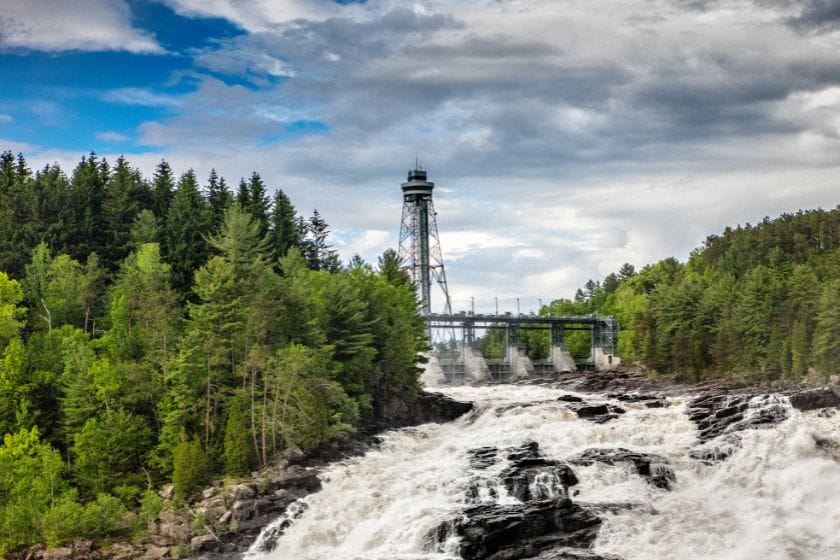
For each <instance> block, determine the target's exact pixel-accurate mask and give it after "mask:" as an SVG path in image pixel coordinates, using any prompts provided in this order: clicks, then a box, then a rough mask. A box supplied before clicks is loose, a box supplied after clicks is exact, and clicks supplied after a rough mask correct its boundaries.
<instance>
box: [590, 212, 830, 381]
mask: <svg viewBox="0 0 840 560" xmlns="http://www.w3.org/2000/svg"><path fill="white" fill-rule="evenodd" d="M838 226H840V209H835V210H831V211H823V210H817V211H810V212H799V213H797V214H785V215H782V216H780V217H779V218H777V219H775V220H770V219H765V220H763V221H762V222H761V223H760V224H758V225H757V226H750V225H749V224H748V225H747V226H745V227H738V228H735V229H731V228H727V229H726V230H725V231H724V233H723V234H722V235H720V236H711V237H709V238H708V239H707V240H706V242H705V244H704V246H703V247H702V248H700V249H697V250H696V251H694V252H693V253H692V255H691V257H690V258H689V260H688V262H687V263H686V264H684V265H683V264H680V263H679V262H677V261H676V260H675V259H665V260H663V261H660V262H659V263H656V264H654V265H650V266H646V267H645V268H643V269H642V270H641V271H640V272H638V273H636V272H635V269H633V267H631V266H629V265H624V266H623V267H622V269H621V270H620V271H619V272H618V274H617V275H615V278H616V279H617V280H618V281H619V284H618V286H617V287H616V289H615V291H614V292H613V293H612V294H609V296H608V297H606V298H605V299H603V300H601V301H599V300H598V297H599V294H598V289H597V286H595V287H594V290H591V291H590V290H589V288H592V287H593V286H591V285H590V286H589V287H588V288H587V289H582V290H580V293H581V301H580V302H577V303H579V304H581V305H582V307H581V309H582V310H587V309H586V306H587V305H588V306H590V308H591V309H592V311H594V312H598V313H601V314H614V315H615V316H616V317H617V318H618V320H619V322H620V324H621V328H622V331H621V334H620V337H619V355H621V356H622V357H623V358H625V359H641V360H643V361H644V362H645V363H646V364H647V365H649V366H651V367H653V368H654V369H656V370H658V371H663V372H679V373H683V374H688V375H690V376H692V377H694V378H695V379H700V378H703V377H709V376H714V375H748V376H753V377H763V378H770V379H774V378H791V379H800V378H802V377H803V376H805V375H808V373H809V371H810V369H811V368H816V369H817V370H818V371H819V372H820V373H822V374H823V375H825V376H827V375H831V374H834V373H838V372H840V368H838V366H837V365H836V364H837V363H838V361H837V358H840V354H838V351H837V344H836V340H837V336H838V335H840V330H838V328H837V327H836V325H837V324H838V323H840V321H838V319H840V317H838V316H837V314H836V309H837V308H838V304H840V296H838V295H837V293H836V292H837V287H836V285H835V284H834V279H835V278H836V277H837V275H838V272H840V239H838V238H837V237H836V236H834V235H833V234H832V232H834V231H837V228H838ZM611 284H612V279H610V281H609V282H607V281H606V279H605V283H604V285H605V286H610V285H611ZM602 290H603V291H606V287H602ZM593 302H594V303H595V305H594V307H592V304H593Z"/></svg>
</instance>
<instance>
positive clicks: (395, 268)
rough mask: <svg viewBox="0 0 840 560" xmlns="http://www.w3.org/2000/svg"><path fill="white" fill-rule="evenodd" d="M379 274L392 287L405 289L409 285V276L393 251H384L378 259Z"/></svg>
mask: <svg viewBox="0 0 840 560" xmlns="http://www.w3.org/2000/svg"><path fill="white" fill-rule="evenodd" d="M379 274H380V275H381V276H382V277H383V278H385V279H386V280H387V281H388V282H389V283H390V284H392V285H394V286H397V287H405V286H410V285H411V276H409V274H408V270H407V269H406V267H405V265H404V263H403V261H402V259H400V257H399V254H398V253H397V251H396V250H394V249H385V252H384V253H382V256H381V257H379Z"/></svg>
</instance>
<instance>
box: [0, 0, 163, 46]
mask: <svg viewBox="0 0 840 560" xmlns="http://www.w3.org/2000/svg"><path fill="white" fill-rule="evenodd" d="M2 47H5V48H23V49H32V50H37V51H65V50H80V51H128V52H133V53H162V52H163V49H162V48H161V47H160V45H158V43H157V42H156V41H155V39H154V37H153V36H151V35H150V34H149V33H147V32H145V31H143V30H139V29H135V28H134V27H132V25H131V10H130V9H129V7H128V5H127V4H126V3H125V2H123V1H121V0H114V1H110V0H80V1H76V2H64V1H62V0H6V1H4V2H3V9H2V11H0V48H2Z"/></svg>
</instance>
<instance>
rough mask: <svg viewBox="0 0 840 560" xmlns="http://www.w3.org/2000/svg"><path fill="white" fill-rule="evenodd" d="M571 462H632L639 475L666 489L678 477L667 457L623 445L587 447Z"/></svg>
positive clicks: (612, 463) (613, 463) (588, 463)
mask: <svg viewBox="0 0 840 560" xmlns="http://www.w3.org/2000/svg"><path fill="white" fill-rule="evenodd" d="M569 462H570V463H571V464H573V465H581V466H588V465H592V464H593V463H603V464H606V465H615V464H616V463H630V464H632V465H633V466H634V467H635V468H636V472H637V473H639V476H641V477H642V478H644V479H645V480H646V481H647V482H648V483H650V484H651V485H653V486H655V487H657V488H662V489H664V490H670V489H671V483H672V482H675V481H676V479H677V478H676V476H675V475H674V469H672V468H671V465H670V463H669V462H668V460H667V459H666V458H664V457H660V456H659V455H652V454H649V453H637V452H635V451H630V450H629V449H623V448H621V447H619V448H616V449H587V450H586V451H584V452H583V453H581V454H579V455H577V456H575V457H572V458H571V459H569Z"/></svg>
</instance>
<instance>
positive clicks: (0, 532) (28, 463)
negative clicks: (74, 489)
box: [0, 428, 67, 552]
mask: <svg viewBox="0 0 840 560" xmlns="http://www.w3.org/2000/svg"><path fill="white" fill-rule="evenodd" d="M63 471H64V462H63V461H62V460H61V456H59V454H58V452H57V451H55V450H54V449H53V448H52V447H50V445H49V444H46V443H42V442H41V441H40V434H39V432H38V429H37V428H32V429H31V430H25V429H24V430H21V431H19V432H17V433H16V434H6V435H5V437H4V438H3V445H2V446H0V552H2V551H3V550H11V549H14V548H17V547H20V546H26V545H30V544H34V543H36V542H38V541H39V540H40V538H41V535H40V530H41V528H40V527H41V519H42V516H43V515H44V513H45V512H46V511H47V510H48V509H49V508H50V507H52V506H53V505H55V504H57V503H58V502H59V499H60V498H61V497H62V495H63V494H64V493H65V492H67V485H66V483H65V482H64V480H63V479H62V477H61V474H62V472H63Z"/></svg>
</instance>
